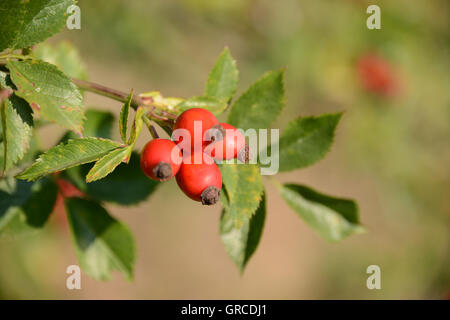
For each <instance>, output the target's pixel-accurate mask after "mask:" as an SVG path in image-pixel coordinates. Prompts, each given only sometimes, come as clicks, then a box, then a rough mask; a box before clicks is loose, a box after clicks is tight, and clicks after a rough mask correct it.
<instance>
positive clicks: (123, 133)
mask: <svg viewBox="0 0 450 320" xmlns="http://www.w3.org/2000/svg"><path fill="white" fill-rule="evenodd" d="M132 100H133V90H132V91H131V92H130V94H129V95H128V98H127V101H126V102H125V103H124V104H123V106H122V109H121V110H120V117H119V128H120V137H121V138H122V141H123V142H124V143H126V142H127V131H128V114H129V112H130V105H131V101H132Z"/></svg>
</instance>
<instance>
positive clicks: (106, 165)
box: [86, 147, 132, 182]
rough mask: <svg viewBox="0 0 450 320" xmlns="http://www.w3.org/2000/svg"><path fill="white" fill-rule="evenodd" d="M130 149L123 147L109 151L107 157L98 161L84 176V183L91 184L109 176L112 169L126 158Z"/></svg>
mask: <svg viewBox="0 0 450 320" xmlns="http://www.w3.org/2000/svg"><path fill="white" fill-rule="evenodd" d="M131 150H132V148H130V147H125V148H119V149H116V150H113V151H111V152H110V153H108V154H107V155H105V156H103V157H102V158H101V159H100V160H98V161H97V162H96V163H95V165H94V166H93V167H92V169H91V170H89V172H88V174H87V176H86V182H92V181H95V180H99V179H102V178H104V177H106V176H107V175H108V174H110V173H111V172H112V171H114V169H115V168H116V167H117V166H118V165H119V164H120V163H121V162H123V161H125V159H126V158H128V156H129V154H130V152H131Z"/></svg>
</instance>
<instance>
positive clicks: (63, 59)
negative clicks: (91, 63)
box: [33, 41, 88, 80]
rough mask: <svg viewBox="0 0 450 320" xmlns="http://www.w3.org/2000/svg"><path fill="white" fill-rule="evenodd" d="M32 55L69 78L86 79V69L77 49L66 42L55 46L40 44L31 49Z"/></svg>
mask: <svg viewBox="0 0 450 320" xmlns="http://www.w3.org/2000/svg"><path fill="white" fill-rule="evenodd" d="M33 53H34V56H35V57H36V58H37V59H40V60H44V61H46V62H48V63H51V64H54V65H55V66H57V67H58V68H60V69H61V70H62V72H64V73H65V74H66V75H68V76H69V77H73V78H78V79H82V80H87V78H88V76H87V74H88V72H87V68H86V66H85V65H84V64H83V61H82V60H81V57H80V54H79V52H78V50H77V48H76V47H75V46H73V45H72V44H71V43H69V42H67V41H62V42H60V43H58V44H56V45H51V44H48V43H40V44H39V45H37V46H36V48H34V49H33Z"/></svg>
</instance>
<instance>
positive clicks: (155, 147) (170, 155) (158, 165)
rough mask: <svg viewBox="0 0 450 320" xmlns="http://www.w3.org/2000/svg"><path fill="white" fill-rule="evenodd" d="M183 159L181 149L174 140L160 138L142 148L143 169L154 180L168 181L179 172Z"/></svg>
mask: <svg viewBox="0 0 450 320" xmlns="http://www.w3.org/2000/svg"><path fill="white" fill-rule="evenodd" d="M181 159H182V154H181V150H180V148H178V146H177V145H176V144H175V143H174V142H173V141H172V140H168V139H159V138H158V139H154V140H151V141H150V142H148V143H147V144H146V145H145V147H144V149H143V150H142V153H141V169H142V171H143V172H144V173H145V174H146V175H147V176H148V177H149V178H151V179H153V180H157V181H166V180H169V179H170V178H172V177H173V176H175V175H176V174H177V172H178V170H179V169H180V166H181Z"/></svg>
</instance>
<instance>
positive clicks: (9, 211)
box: [0, 177, 57, 237]
mask: <svg viewBox="0 0 450 320" xmlns="http://www.w3.org/2000/svg"><path fill="white" fill-rule="evenodd" d="M56 194H57V188H56V185H55V184H54V183H53V181H52V180H50V179H46V178H45V179H41V180H39V181H37V182H25V181H21V180H16V179H14V178H11V177H10V178H4V179H1V180H0V237H15V236H17V235H18V234H23V233H29V232H31V231H35V230H38V229H39V228H42V227H43V226H44V224H45V222H46V221H47V219H48V217H49V215H50V213H51V211H52V209H53V206H54V205H55V202H56Z"/></svg>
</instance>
